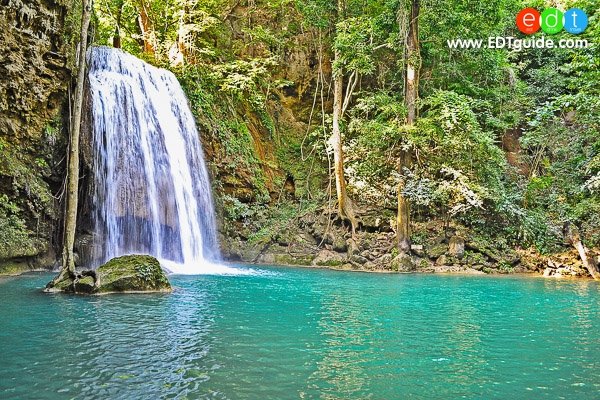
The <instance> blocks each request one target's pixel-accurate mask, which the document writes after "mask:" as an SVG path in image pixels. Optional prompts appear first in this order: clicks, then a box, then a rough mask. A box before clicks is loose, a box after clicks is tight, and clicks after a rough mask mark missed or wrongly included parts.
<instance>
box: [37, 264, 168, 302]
mask: <svg viewBox="0 0 600 400" xmlns="http://www.w3.org/2000/svg"><path fill="white" fill-rule="evenodd" d="M96 279H97V282H96V284H95V285H94V278H93V277H92V276H85V277H82V278H81V279H79V280H77V282H76V283H75V285H73V280H72V279H70V278H68V279H65V280H63V281H60V282H58V283H57V284H56V285H55V286H54V287H52V288H49V289H47V290H48V291H53V292H57V291H58V292H70V293H73V292H74V293H87V294H105V293H142V292H170V291H171V290H172V289H171V284H170V283H169V280H168V279H167V276H166V274H165V272H164V271H163V270H162V268H161V267H160V264H159V262H158V260H157V259H156V258H154V257H152V256H148V255H128V256H121V257H116V258H113V259H112V260H110V261H109V262H107V263H106V264H104V265H101V266H100V267H98V269H97V270H96Z"/></svg>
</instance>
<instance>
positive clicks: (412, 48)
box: [396, 0, 421, 253]
mask: <svg viewBox="0 0 600 400" xmlns="http://www.w3.org/2000/svg"><path fill="white" fill-rule="evenodd" d="M404 65H405V70H404V78H405V79H404V82H405V83H404V103H405V105H406V110H407V116H406V124H407V125H409V126H412V125H414V124H415V121H416V119H417V98H418V96H419V69H420V66H421V54H420V49H419V0H412V2H411V7H410V14H409V20H408V32H407V35H406V40H405V60H404ZM398 164H399V165H398V169H399V171H398V172H399V173H400V182H399V183H398V215H397V218H396V238H397V240H398V250H400V251H401V252H405V253H407V252H410V247H411V242H410V202H409V200H408V199H407V198H406V197H405V196H404V194H403V192H404V187H405V185H406V177H405V176H404V169H405V168H409V167H410V165H411V164H412V154H411V153H410V151H408V150H403V151H402V152H401V154H400V159H399V163H398Z"/></svg>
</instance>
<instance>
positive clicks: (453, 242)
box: [448, 236, 465, 259]
mask: <svg viewBox="0 0 600 400" xmlns="http://www.w3.org/2000/svg"><path fill="white" fill-rule="evenodd" d="M448 254H449V255H451V256H453V257H457V258H459V259H461V258H463V256H464V255H465V241H464V239H462V238H461V237H458V236H452V237H451V238H450V241H449V242H448Z"/></svg>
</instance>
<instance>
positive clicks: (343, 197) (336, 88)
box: [331, 0, 356, 234]
mask: <svg viewBox="0 0 600 400" xmlns="http://www.w3.org/2000/svg"><path fill="white" fill-rule="evenodd" d="M345 9H346V3H345V0H338V2H337V16H338V21H341V20H342V19H343V18H344V14H345ZM333 57H334V59H333V65H334V66H335V65H338V64H339V60H340V51H339V49H337V48H335V49H334V52H333ZM349 95H350V94H349V93H346V96H347V97H348V96H349ZM344 103H346V101H345V100H344V74H343V71H342V69H341V67H340V68H338V69H337V70H335V69H334V71H333V124H332V134H331V143H332V146H333V163H334V174H335V188H336V194H337V199H338V215H339V216H340V218H342V219H345V220H348V221H350V224H351V226H352V233H353V234H354V232H355V231H356V214H355V212H354V206H353V204H352V200H350V197H349V196H348V192H347V190H346V177H345V175H344V149H343V140H342V132H341V129H340V120H341V119H342V116H343V113H344Z"/></svg>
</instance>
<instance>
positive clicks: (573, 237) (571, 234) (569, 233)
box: [565, 223, 600, 280]
mask: <svg viewBox="0 0 600 400" xmlns="http://www.w3.org/2000/svg"><path fill="white" fill-rule="evenodd" d="M565 236H566V238H567V241H568V242H569V243H571V245H572V246H573V247H575V249H576V250H577V252H578V253H579V257H580V258H581V262H582V263H583V267H584V268H585V269H587V271H588V272H589V273H590V275H591V276H592V278H594V279H595V280H600V271H599V270H598V265H597V264H596V261H595V260H594V257H592V256H591V255H590V254H589V251H588V249H587V248H586V247H585V245H584V244H583V241H582V240H581V236H580V234H579V230H578V229H572V228H571V225H570V224H569V223H567V224H566V225H565Z"/></svg>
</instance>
